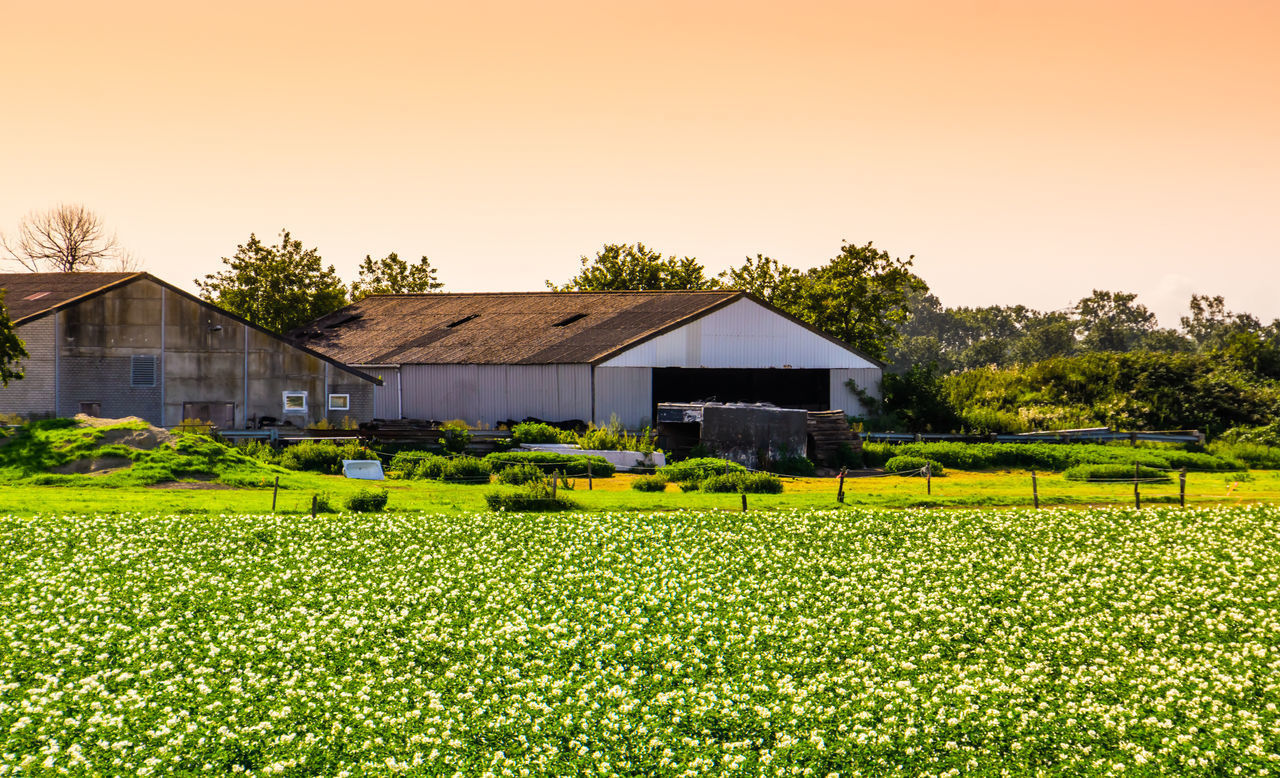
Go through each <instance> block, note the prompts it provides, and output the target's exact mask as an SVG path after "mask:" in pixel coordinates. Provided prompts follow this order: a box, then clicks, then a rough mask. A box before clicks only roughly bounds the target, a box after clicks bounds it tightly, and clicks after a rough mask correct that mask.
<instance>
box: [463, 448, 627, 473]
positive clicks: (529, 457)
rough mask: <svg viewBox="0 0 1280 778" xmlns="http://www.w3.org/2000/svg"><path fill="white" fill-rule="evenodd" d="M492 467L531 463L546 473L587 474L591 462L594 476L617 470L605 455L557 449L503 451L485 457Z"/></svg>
mask: <svg viewBox="0 0 1280 778" xmlns="http://www.w3.org/2000/svg"><path fill="white" fill-rule="evenodd" d="M485 461H487V462H489V464H490V466H491V467H499V468H500V467H503V466H506V465H521V464H530V465H535V466H537V467H540V468H542V470H543V471H544V472H546V473H553V472H557V471H558V472H560V473H562V474H564V475H571V476H586V474H587V463H588V462H590V463H591V476H592V477H593V478H609V477H610V476H612V475H613V474H614V472H615V470H616V468H615V467H614V466H613V463H611V462H610V461H609V460H607V459H605V458H604V457H600V456H595V455H588V454H561V453H559V452H555V451H501V452H497V453H493V454H489V455H488V456H486V457H485Z"/></svg>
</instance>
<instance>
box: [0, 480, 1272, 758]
mask: <svg viewBox="0 0 1280 778" xmlns="http://www.w3.org/2000/svg"><path fill="white" fill-rule="evenodd" d="M0 570H3V574H2V575H0V586H2V587H3V588H2V589H0V773H3V774H5V775H36V774H39V775H52V774H57V773H60V772H67V773H71V774H85V773H90V774H92V773H97V774H102V775H152V774H154V775H164V774H197V773H209V774H226V773H232V772H235V773H245V774H253V775H262V774H283V775H352V776H355V775H383V774H396V773H405V774H411V775H436V774H443V775H452V774H462V775H483V774H486V773H491V774H493V775H545V774H555V775H576V774H586V773H593V774H598V775H610V774H662V775H690V776H693V775H704V774H731V773H740V774H747V775H753V774H768V775H819V776H822V775H828V774H830V773H838V774H840V775H857V774H867V775H882V774H885V773H889V772H895V771H901V772H904V773H909V774H951V775H956V774H960V773H964V774H973V773H979V774H981V773H988V774H1039V773H1065V774H1081V773H1083V774H1098V775H1105V774H1118V773H1120V772H1121V771H1125V772H1128V773H1131V774H1132V773H1137V774H1171V773H1187V774H1233V773H1236V774H1245V775H1265V774H1267V773H1268V771H1275V770H1277V769H1280V714H1278V713H1277V709H1276V706H1277V704H1278V703H1280V509H1277V508H1275V507H1258V506H1253V507H1243V508H1211V509H1201V510H1189V511H1179V510H1173V509H1158V510H1147V511H1142V512H1138V511H1130V510H1089V511H1070V510H1046V511H1040V512H1030V511H1023V512H1016V511H1008V512H979V511H965V512H939V511H923V510H920V511H912V510H900V511H872V510H843V511H829V512H813V511H807V512H806V511H793V512H774V513H745V514H742V513H738V514H734V513H713V512H675V513H670V514H661V515H657V514H643V513H615V514H570V515H550V516H538V515H531V516H524V515H509V514H484V513H482V514H475V515H464V516H457V515H454V516H447V517H445V516H419V515H406V516H377V517H372V518H371V517H368V516H349V515H348V516H339V517H328V518H325V517H321V518H317V519H311V518H309V517H298V516H289V517H271V516H204V515H201V516H149V515H139V514H123V515H89V516H48V515H45V516H36V517H34V518H31V517H27V518H15V517H0Z"/></svg>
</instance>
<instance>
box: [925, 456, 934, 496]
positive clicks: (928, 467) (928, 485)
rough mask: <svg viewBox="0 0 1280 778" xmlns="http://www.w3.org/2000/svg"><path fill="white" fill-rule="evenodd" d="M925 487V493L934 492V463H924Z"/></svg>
mask: <svg viewBox="0 0 1280 778" xmlns="http://www.w3.org/2000/svg"><path fill="white" fill-rule="evenodd" d="M924 489H925V494H933V463H932V462H925V463H924Z"/></svg>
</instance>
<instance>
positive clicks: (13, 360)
mask: <svg viewBox="0 0 1280 778" xmlns="http://www.w3.org/2000/svg"><path fill="white" fill-rule="evenodd" d="M4 291H5V290H3V289H0V386H8V385H9V382H10V381H14V380H19V379H21V378H22V369H21V368H20V367H19V366H18V362H19V360H21V359H23V358H25V357H27V356H30V355H29V354H27V350H26V348H24V346H23V343H22V339H21V338H19V337H18V334H17V333H16V332H14V331H13V322H12V321H10V319H9V309H8V308H6V307H5V304H4Z"/></svg>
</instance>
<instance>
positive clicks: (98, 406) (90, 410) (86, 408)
mask: <svg viewBox="0 0 1280 778" xmlns="http://www.w3.org/2000/svg"><path fill="white" fill-rule="evenodd" d="M80 412H81V413H83V414H84V415H85V416H92V417H94V418H97V417H99V416H101V415H102V403H80Z"/></svg>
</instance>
